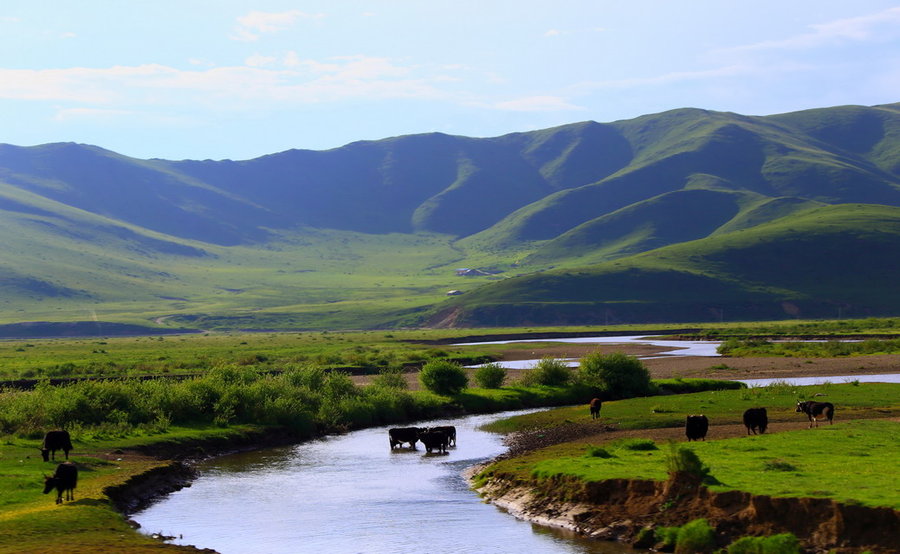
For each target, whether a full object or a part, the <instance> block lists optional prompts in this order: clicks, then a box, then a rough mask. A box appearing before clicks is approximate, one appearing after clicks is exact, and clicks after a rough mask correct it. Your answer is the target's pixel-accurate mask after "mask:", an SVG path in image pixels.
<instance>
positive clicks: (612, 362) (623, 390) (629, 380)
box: [578, 352, 652, 398]
mask: <svg viewBox="0 0 900 554" xmlns="http://www.w3.org/2000/svg"><path fill="white" fill-rule="evenodd" d="M578 379H579V380H580V381H581V382H582V383H584V384H585V385H588V386H592V387H595V388H598V389H600V390H602V391H605V392H606V393H607V394H609V395H610V396H612V397H616V398H630V397H633V396H644V395H647V394H649V393H650V392H651V390H652V386H651V383H650V372H649V371H647V368H646V367H644V364H643V362H641V361H640V360H638V359H637V358H636V357H635V356H629V355H627V354H625V353H623V352H612V353H610V354H603V353H601V352H592V353H590V354H588V355H587V356H585V357H583V358H582V359H581V362H580V363H579V365H578Z"/></svg>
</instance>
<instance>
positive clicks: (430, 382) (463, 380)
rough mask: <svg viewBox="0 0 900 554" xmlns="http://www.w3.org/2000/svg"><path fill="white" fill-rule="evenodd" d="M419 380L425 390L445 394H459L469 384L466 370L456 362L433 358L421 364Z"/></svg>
mask: <svg viewBox="0 0 900 554" xmlns="http://www.w3.org/2000/svg"><path fill="white" fill-rule="evenodd" d="M419 382H420V383H422V386H423V387H425V388H426V389H427V390H429V391H431V392H433V393H435V394H442V395H445V396H449V395H454V394H459V393H460V392H461V391H462V390H463V389H464V388H466V387H467V386H468V384H469V377H468V376H467V375H466V370H465V369H463V368H462V366H460V365H459V364H458V363H455V362H450V361H447V360H433V361H430V362H428V363H426V364H425V365H424V366H422V370H421V371H420V372H419Z"/></svg>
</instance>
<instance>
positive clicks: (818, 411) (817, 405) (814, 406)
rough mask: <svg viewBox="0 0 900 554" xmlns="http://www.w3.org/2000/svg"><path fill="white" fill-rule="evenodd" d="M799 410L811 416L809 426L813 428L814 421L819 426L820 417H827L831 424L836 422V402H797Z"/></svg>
mask: <svg viewBox="0 0 900 554" xmlns="http://www.w3.org/2000/svg"><path fill="white" fill-rule="evenodd" d="M797 411H798V412H803V413H804V414H806V417H808V418H809V428H812V426H813V422H814V421H815V422H816V427H818V426H819V418H827V419H828V423H829V424H830V425H833V424H834V422H833V421H832V420H833V419H834V404H832V403H831V402H815V401H813V400H807V401H806V402H797Z"/></svg>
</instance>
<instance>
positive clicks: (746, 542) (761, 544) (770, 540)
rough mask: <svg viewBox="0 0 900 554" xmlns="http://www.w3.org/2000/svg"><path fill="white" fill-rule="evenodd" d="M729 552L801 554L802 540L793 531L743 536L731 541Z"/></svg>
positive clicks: (736, 553)
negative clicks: (766, 535) (761, 535)
mask: <svg viewBox="0 0 900 554" xmlns="http://www.w3.org/2000/svg"><path fill="white" fill-rule="evenodd" d="M726 552H728V554H800V552H801V550H800V541H799V540H798V539H797V537H795V536H794V535H793V534H792V533H782V534H780V535H772V536H771V537H741V538H739V539H738V540H736V541H734V542H733V543H731V544H730V545H729V546H728V548H727V550H726Z"/></svg>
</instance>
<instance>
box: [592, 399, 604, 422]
mask: <svg viewBox="0 0 900 554" xmlns="http://www.w3.org/2000/svg"><path fill="white" fill-rule="evenodd" d="M602 404H603V403H602V402H600V399H599V398H594V399H593V400H591V419H597V418H598V417H600V406H601V405H602Z"/></svg>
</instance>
